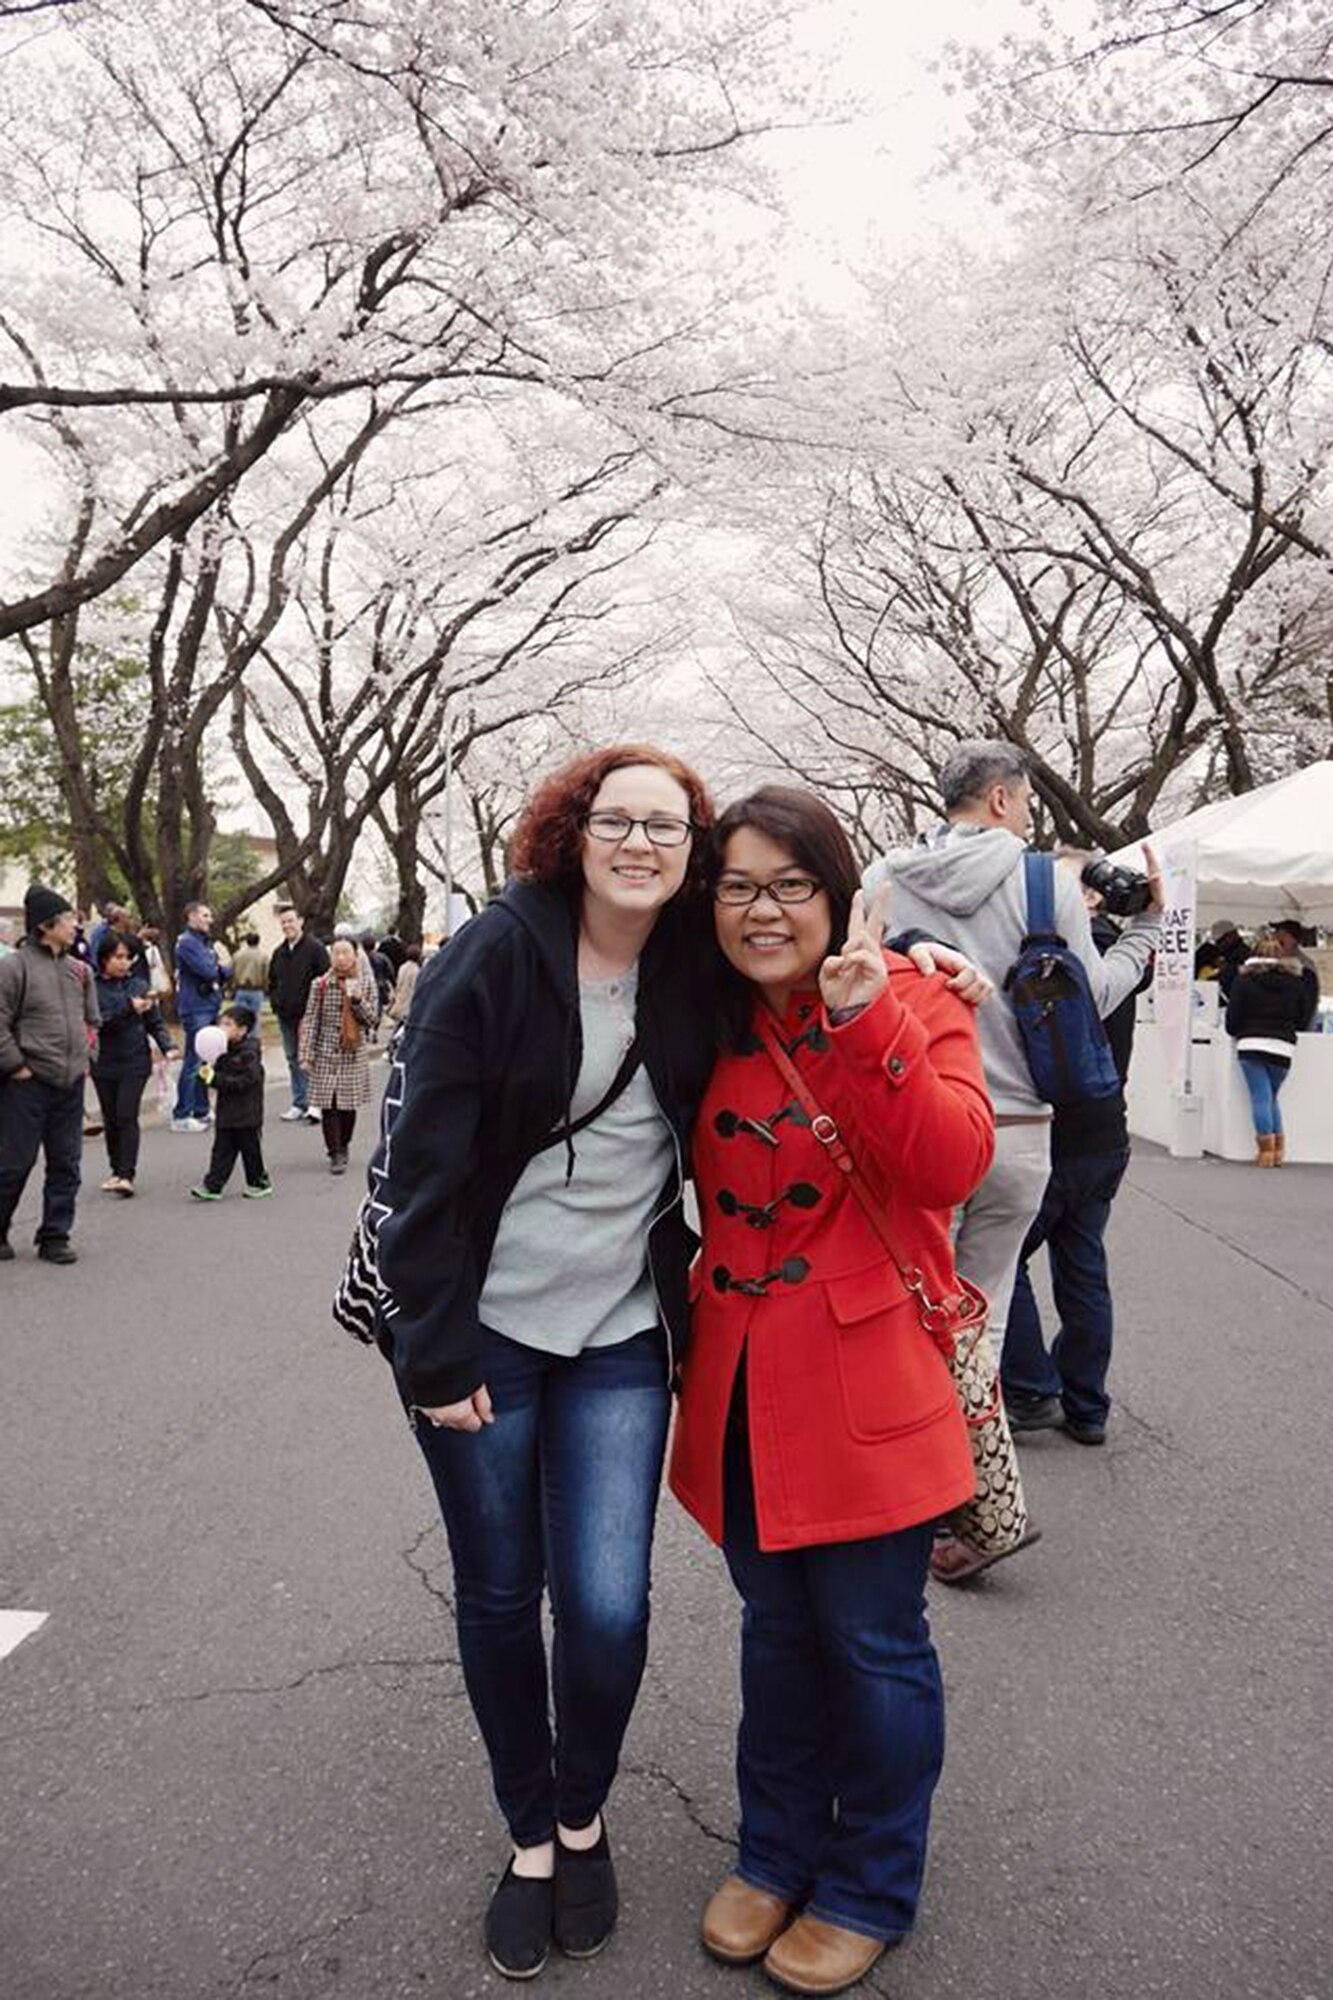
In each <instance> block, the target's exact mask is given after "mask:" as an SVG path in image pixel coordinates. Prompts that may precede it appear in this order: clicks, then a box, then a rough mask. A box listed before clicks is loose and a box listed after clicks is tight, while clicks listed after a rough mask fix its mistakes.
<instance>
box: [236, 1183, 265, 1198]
mask: <svg viewBox="0 0 1333 2000" xmlns="http://www.w3.org/2000/svg"><path fill="white" fill-rule="evenodd" d="M272 1192H273V1183H272V1181H260V1182H259V1184H258V1186H257V1187H251V1185H250V1183H249V1181H247V1182H246V1184H245V1186H244V1187H243V1188H242V1189H241V1193H242V1194H243V1195H244V1196H245V1198H246V1200H247V1201H267V1200H268V1198H269V1196H270V1195H271V1194H272Z"/></svg>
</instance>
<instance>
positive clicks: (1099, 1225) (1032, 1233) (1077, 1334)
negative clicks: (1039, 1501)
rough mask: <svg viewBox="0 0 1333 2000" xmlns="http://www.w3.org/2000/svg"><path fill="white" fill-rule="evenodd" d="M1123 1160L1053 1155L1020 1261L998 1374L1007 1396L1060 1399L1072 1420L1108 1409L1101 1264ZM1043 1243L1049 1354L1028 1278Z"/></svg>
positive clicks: (1120, 1156)
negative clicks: (1055, 1317) (1050, 1304)
mask: <svg viewBox="0 0 1333 2000" xmlns="http://www.w3.org/2000/svg"><path fill="white" fill-rule="evenodd" d="M1128 1164H1129V1151H1128V1148H1126V1147H1121V1148H1119V1149H1117V1151H1115V1152H1114V1153H1075V1154H1070V1155H1068V1156H1067V1157H1065V1158H1063V1159H1059V1160H1056V1161H1055V1163H1054V1165H1053V1166H1052V1168H1051V1178H1050V1180H1049V1182H1048V1183H1047V1187H1046V1193H1045V1195H1044V1196H1043V1198H1042V1204H1041V1208H1040V1210H1039V1211H1038V1214H1037V1219H1036V1221H1035V1222H1034V1223H1033V1225H1032V1227H1031V1229H1029V1231H1028V1234H1027V1241H1026V1242H1025V1243H1024V1245H1023V1252H1022V1255H1021V1256H1020V1258H1019V1260H1018V1276H1017V1278H1016V1280H1015V1282H1014V1296H1013V1302H1012V1304H1011V1305H1010V1308H1009V1324H1008V1326H1007V1327H1006V1329H1005V1336H1004V1352H1003V1356H1002V1359H1001V1364H1000V1376H1001V1381H1002V1384H1003V1387H1004V1392H1005V1394H1006V1395H1017V1396H1059V1398H1060V1400H1061V1401H1062V1403H1063V1404H1064V1407H1065V1414H1066V1415H1067V1416H1069V1417H1072V1418H1073V1420H1074V1421H1075V1423H1082V1424H1104V1423H1105V1422H1106V1419H1107V1415H1108V1413H1109V1411H1110V1408H1111V1399H1110V1397H1109V1396H1108V1395H1107V1393H1106V1372H1107V1369H1108V1368H1109V1367H1110V1365H1111V1335H1112V1331H1113V1313H1112V1307H1111V1282H1110V1278H1109V1276H1108V1273H1107V1268H1106V1243H1105V1236H1106V1224H1107V1222H1108V1220H1109V1218H1110V1214H1111V1203H1112V1202H1113V1201H1114V1200H1115V1197H1116V1190H1117V1189H1118V1188H1119V1186H1120V1183H1121V1181H1122V1180H1123V1179H1124V1176H1125V1168H1126V1167H1127V1166H1128ZM1043 1243H1045V1244H1046V1245H1047V1246H1048V1247H1049V1251H1050V1259H1051V1289H1052V1291H1053V1293H1054V1295H1055V1309H1056V1311H1057V1312H1058V1313H1059V1315H1060V1331H1059V1333H1057V1335H1056V1336H1055V1340H1054V1341H1053V1343H1052V1345H1051V1350H1050V1352H1049V1353H1047V1351H1046V1342H1045V1340H1044V1338H1043V1336H1042V1330H1041V1314H1040V1312H1039V1311H1038V1309H1037V1301H1036V1298H1035V1296H1034V1294H1033V1290H1032V1281H1031V1279H1030V1278H1029V1276H1028V1260H1029V1258H1032V1257H1035V1255H1036V1254H1037V1251H1038V1250H1039V1249H1040V1248H1041V1246H1042V1244H1043Z"/></svg>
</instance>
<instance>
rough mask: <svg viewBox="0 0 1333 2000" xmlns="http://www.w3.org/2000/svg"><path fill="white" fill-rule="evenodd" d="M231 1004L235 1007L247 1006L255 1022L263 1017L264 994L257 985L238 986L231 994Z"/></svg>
mask: <svg viewBox="0 0 1333 2000" xmlns="http://www.w3.org/2000/svg"><path fill="white" fill-rule="evenodd" d="M232 1004H233V1006H236V1007H248V1008H249V1009H250V1012H251V1013H252V1014H253V1015H254V1017H255V1021H256V1023H258V1022H260V1021H262V1020H263V1018H264V995H263V993H262V991H261V990H260V988H259V987H257V986H239V987H238V988H237V989H236V991H235V993H233V995H232Z"/></svg>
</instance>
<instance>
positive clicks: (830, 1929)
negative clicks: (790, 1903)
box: [764, 1916, 884, 1993]
mask: <svg viewBox="0 0 1333 2000" xmlns="http://www.w3.org/2000/svg"><path fill="white" fill-rule="evenodd" d="M883 1951H884V1946H883V1944H882V1943H881V1942H880V1940H879V1939H878V1938H872V1937H862V1935H861V1933H860V1932H859V1931H845V1930H843V1928H842V1926H841V1925H840V1924H826V1923H825V1922H824V1921H823V1920H822V1918H820V1917H809V1916H805V1917H798V1918H797V1919H796V1922H795V1923H794V1924H793V1925H792V1926H791V1929H790V1930H785V1931H784V1932H783V1933H782V1936H781V1937H780V1938H779V1939H778V1940H777V1942H776V1944H774V1945H773V1946H772V1948H771V1949H770V1951H769V1953H768V1956H767V1957H766V1958H765V1960H764V1971H765V1972H766V1973H767V1974H768V1976H769V1978H770V1979H772V1980H775V1981H776V1982H777V1984H778V1985H779V1986H785V1987H786V1988H787V1990H788V1991H789V1992H791V1993H841V1992H842V1991H843V1989H844V1987H847V1986H855V1984H856V1982H857V1980H858V1979H863V1978H864V1977H865V1975H866V1973H867V1972H869V1970H870V1968H871V1966H872V1965H873V1964H874V1963H875V1961H876V1959H877V1958H879V1957H880V1956H881V1955H882V1953H883Z"/></svg>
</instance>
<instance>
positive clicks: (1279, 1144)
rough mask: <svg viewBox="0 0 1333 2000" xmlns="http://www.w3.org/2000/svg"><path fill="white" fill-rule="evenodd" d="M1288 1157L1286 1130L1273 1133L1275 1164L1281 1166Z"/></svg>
mask: <svg viewBox="0 0 1333 2000" xmlns="http://www.w3.org/2000/svg"><path fill="white" fill-rule="evenodd" d="M1286 1157H1287V1138H1286V1134H1285V1133H1284V1132H1275V1133H1274V1134H1273V1165H1274V1166H1275V1167H1280V1166H1281V1165H1282V1162H1283V1161H1284V1160H1285V1159H1286Z"/></svg>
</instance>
